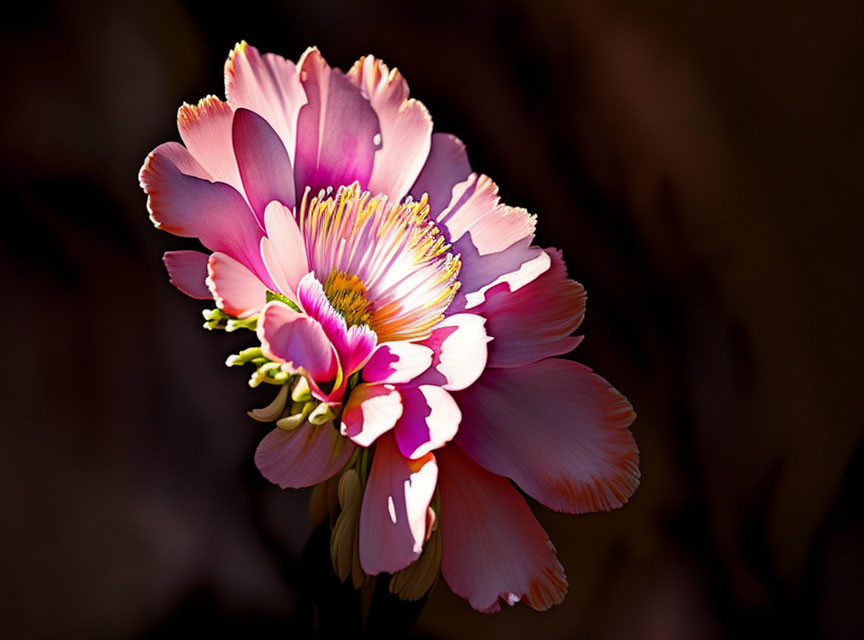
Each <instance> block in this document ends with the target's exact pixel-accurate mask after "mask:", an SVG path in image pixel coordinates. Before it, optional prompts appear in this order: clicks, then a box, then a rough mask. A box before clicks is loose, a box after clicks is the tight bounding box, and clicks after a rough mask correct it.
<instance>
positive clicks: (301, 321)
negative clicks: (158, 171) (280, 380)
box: [258, 301, 338, 382]
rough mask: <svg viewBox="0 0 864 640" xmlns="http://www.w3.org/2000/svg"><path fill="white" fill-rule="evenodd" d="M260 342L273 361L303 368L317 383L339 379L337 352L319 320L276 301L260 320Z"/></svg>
mask: <svg viewBox="0 0 864 640" xmlns="http://www.w3.org/2000/svg"><path fill="white" fill-rule="evenodd" d="M258 339H259V340H261V348H262V350H263V351H264V355H266V356H267V357H268V358H270V359H271V360H276V361H277V362H285V363H288V365H289V366H290V367H291V368H292V369H293V370H299V369H301V368H302V369H303V370H305V371H307V372H308V373H309V375H310V376H312V378H313V379H314V380H315V381H317V382H325V381H328V380H332V379H333V378H334V377H335V376H336V372H337V369H338V362H337V360H336V353H335V350H334V349H333V346H332V345H331V344H330V341H329V340H328V339H327V336H326V335H325V334H324V331H323V329H321V325H320V324H318V321H317V320H315V319H313V318H310V317H309V316H307V315H304V314H302V313H297V312H296V311H294V310H293V309H291V308H289V307H288V306H287V305H285V304H283V303H281V302H278V301H273V302H270V303H268V304H267V305H266V306H265V307H264V309H262V310H261V315H260V316H259V317H258Z"/></svg>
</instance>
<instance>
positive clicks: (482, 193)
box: [437, 175, 550, 314]
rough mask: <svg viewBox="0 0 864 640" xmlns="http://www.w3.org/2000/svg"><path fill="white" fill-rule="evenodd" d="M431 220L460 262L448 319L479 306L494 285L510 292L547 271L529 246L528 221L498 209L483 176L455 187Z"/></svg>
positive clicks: (494, 190) (517, 212)
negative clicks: (456, 290)
mask: <svg viewBox="0 0 864 640" xmlns="http://www.w3.org/2000/svg"><path fill="white" fill-rule="evenodd" d="M437 220H438V224H439V225H441V226H442V228H443V230H444V232H445V236H446V237H447V239H448V240H449V241H450V242H451V243H452V248H451V251H452V252H453V253H454V254H459V255H460V257H461V260H462V269H461V270H460V271H459V281H460V282H461V283H462V286H461V287H460V289H459V291H458V292H457V294H456V297H455V299H454V300H453V302H452V304H451V305H450V307H449V309H448V310H447V313H448V314H453V313H457V312H459V311H464V310H466V309H471V308H472V307H475V306H477V305H478V304H480V303H482V302H483V300H484V299H485V295H486V291H487V290H489V289H491V288H492V287H494V286H495V285H497V284H501V283H502V282H506V283H507V284H508V285H509V286H510V288H511V290H513V291H515V290H516V289H518V288H519V287H522V286H524V285H525V284H527V283H528V282H531V281H532V280H533V279H534V278H536V277H537V276H539V275H540V274H541V273H543V272H544V271H546V270H547V269H548V268H549V265H550V260H549V256H548V255H546V254H545V253H544V252H543V250H542V249H541V248H540V247H534V246H532V245H531V241H532V240H533V238H534V224H535V220H534V216H531V215H529V214H528V212H527V211H525V210H524V209H515V208H513V207H507V206H504V205H501V204H500V203H499V197H498V187H497V185H496V184H495V183H494V182H492V180H490V179H489V178H487V177H486V176H477V175H472V176H471V177H470V178H469V179H468V180H466V181H465V182H463V183H460V184H458V185H456V186H455V187H454V189H453V195H452V198H451V200H450V204H449V206H448V207H447V208H446V209H445V210H444V211H443V212H441V214H439V216H438V218H437Z"/></svg>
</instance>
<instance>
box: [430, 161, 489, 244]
mask: <svg viewBox="0 0 864 640" xmlns="http://www.w3.org/2000/svg"><path fill="white" fill-rule="evenodd" d="M500 200H501V198H500V196H499V195H498V185H496V184H495V183H494V182H493V181H492V179H491V178H489V177H488V176H479V175H477V174H476V173H475V174H472V175H471V176H470V177H469V178H468V179H467V180H465V181H464V182H462V183H459V184H457V185H455V186H454V187H453V189H452V197H451V200H450V203H449V204H448V205H447V208H446V209H444V211H442V212H441V213H440V214H439V215H438V217H437V222H438V226H439V227H440V228H441V229H442V231H444V232H445V234H446V236H447V239H448V240H449V241H450V242H456V241H457V240H458V239H459V238H461V237H462V236H464V235H465V234H466V233H467V232H468V230H469V229H470V228H471V227H472V226H473V225H474V224H476V223H477V222H478V221H479V220H480V219H482V218H483V217H485V216H487V215H488V214H489V213H491V212H492V211H493V210H494V209H495V208H497V207H498V205H499V202H500Z"/></svg>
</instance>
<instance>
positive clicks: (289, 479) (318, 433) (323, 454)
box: [255, 422, 354, 489]
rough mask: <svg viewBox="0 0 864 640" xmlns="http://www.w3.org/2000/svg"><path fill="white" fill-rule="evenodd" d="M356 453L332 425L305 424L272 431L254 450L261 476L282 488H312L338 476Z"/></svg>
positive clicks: (352, 446) (329, 423) (330, 423)
mask: <svg viewBox="0 0 864 640" xmlns="http://www.w3.org/2000/svg"><path fill="white" fill-rule="evenodd" d="M353 452H354V445H353V444H351V442H349V441H348V440H346V439H345V438H343V437H342V436H340V435H339V433H338V432H337V431H336V429H335V428H334V427H333V423H332V422H326V423H324V424H322V425H320V426H316V425H312V424H309V423H308V422H306V423H303V424H302V425H300V426H299V427H297V428H296V429H294V430H293V431H284V430H282V429H273V431H271V432H270V433H268V434H267V435H266V436H264V439H263V440H262V441H261V444H259V445H258V449H257V450H256V451H255V464H256V465H257V466H258V469H259V470H260V471H261V474H262V475H263V476H264V477H265V478H267V479H268V480H269V481H270V482H272V483H274V484H278V485H279V486H280V487H282V488H283V489H288V488H292V489H299V488H301V487H311V486H312V485H315V484H318V483H319V482H324V480H327V479H328V478H330V477H331V476H333V475H334V474H336V473H337V472H338V471H339V470H340V469H342V467H344V466H345V465H346V464H347V463H348V460H349V458H350V457H351V454H352V453H353Z"/></svg>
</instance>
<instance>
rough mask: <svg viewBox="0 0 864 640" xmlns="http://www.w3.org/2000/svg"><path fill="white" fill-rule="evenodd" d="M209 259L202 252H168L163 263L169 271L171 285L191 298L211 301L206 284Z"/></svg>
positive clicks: (163, 257)
mask: <svg viewBox="0 0 864 640" xmlns="http://www.w3.org/2000/svg"><path fill="white" fill-rule="evenodd" d="M208 257H209V256H208V255H207V254H206V253H201V252H200V251H167V252H166V253H165V255H164V256H162V261H163V262H164V263H165V268H166V269H168V276H169V277H170V279H171V284H173V285H174V286H175V287H177V288H178V289H180V291H182V292H183V293H185V294H186V295H187V296H189V297H190V298H197V299H198V300H210V299H211V298H213V296H212V295H211V293H210V289H208V288H207V285H206V284H205V283H204V280H206V279H207V258H208Z"/></svg>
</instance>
